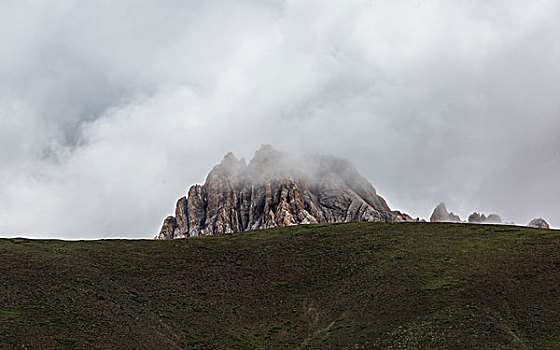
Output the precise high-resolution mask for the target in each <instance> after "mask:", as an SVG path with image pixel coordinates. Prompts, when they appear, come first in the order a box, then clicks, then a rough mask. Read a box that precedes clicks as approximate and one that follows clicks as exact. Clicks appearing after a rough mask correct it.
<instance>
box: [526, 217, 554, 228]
mask: <svg viewBox="0 0 560 350" xmlns="http://www.w3.org/2000/svg"><path fill="white" fill-rule="evenodd" d="M527 226H529V227H534V228H550V226H549V225H548V222H546V220H545V219H543V218H536V219H533V220H531V221H529V223H528V224H527Z"/></svg>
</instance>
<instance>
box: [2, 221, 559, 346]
mask: <svg viewBox="0 0 560 350" xmlns="http://www.w3.org/2000/svg"><path fill="white" fill-rule="evenodd" d="M0 285H1V288H0V344H1V346H0V348H2V349H10V348H17V349H26V348H32V349H43V348H47V349H50V348H61V349H66V348H68V349H70V348H76V349H81V348H86V349H560V232H559V231H552V230H537V229H530V228H521V227H513V226H493V225H466V224H429V223H418V224H374V223H355V224H331V225H311V226H297V227H288V228H281V229H273V230H263V231H257V232H248V233H242V234H235V235H226V236H214V237H203V238H190V239H180V240H170V241H152V240H104V241H80V242H65V241H57V240H26V239H2V240H0Z"/></svg>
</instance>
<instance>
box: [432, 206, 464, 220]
mask: <svg viewBox="0 0 560 350" xmlns="http://www.w3.org/2000/svg"><path fill="white" fill-rule="evenodd" d="M430 222H461V218H460V217H459V216H458V215H455V214H453V212H448V211H447V208H446V207H445V204H444V203H439V204H438V205H437V207H435V208H434V211H433V212H432V215H431V216H430Z"/></svg>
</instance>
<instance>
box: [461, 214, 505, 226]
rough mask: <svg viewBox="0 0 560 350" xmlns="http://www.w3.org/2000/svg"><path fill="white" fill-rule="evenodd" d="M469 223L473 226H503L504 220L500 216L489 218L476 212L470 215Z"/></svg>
mask: <svg viewBox="0 0 560 350" xmlns="http://www.w3.org/2000/svg"><path fill="white" fill-rule="evenodd" d="M468 222H469V223H473V224H501V223H502V218H501V217H500V216H499V215H498V214H490V215H488V216H486V215H484V214H480V213H478V212H474V213H472V214H471V215H469V218H468Z"/></svg>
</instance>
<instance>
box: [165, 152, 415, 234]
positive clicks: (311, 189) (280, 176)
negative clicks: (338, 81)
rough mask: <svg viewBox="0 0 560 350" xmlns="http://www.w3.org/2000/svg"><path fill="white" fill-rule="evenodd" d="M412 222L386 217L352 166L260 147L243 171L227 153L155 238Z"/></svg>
mask: <svg viewBox="0 0 560 350" xmlns="http://www.w3.org/2000/svg"><path fill="white" fill-rule="evenodd" d="M354 221H380V222H401V221H417V220H414V219H412V218H411V217H410V216H409V215H407V214H405V213H401V212H397V211H391V210H390V209H389V206H388V205H387V203H386V202H385V200H384V199H383V198H382V197H381V196H379V195H377V193H376V191H375V188H374V187H373V186H372V185H371V183H370V182H369V181H367V180H366V179H365V178H364V177H363V176H361V175H360V174H359V173H358V171H357V170H356V169H355V168H354V167H353V166H352V164H351V163H350V162H349V161H347V160H345V159H341V158H337V157H333V156H313V155H293V154H288V153H284V152H280V151H277V150H275V149H274V148H273V147H272V146H270V145H262V146H261V147H260V149H259V150H258V151H257V152H256V153H255V156H254V157H253V159H251V160H250V162H249V164H248V165H246V163H245V160H244V159H243V158H241V159H237V158H236V157H235V156H234V155H233V153H231V152H230V153H228V154H226V156H225V157H224V158H223V160H222V161H221V162H220V164H218V165H216V166H214V168H213V169H212V170H211V171H210V173H209V174H208V176H207V178H206V181H205V183H204V184H203V185H194V186H192V187H191V188H190V189H189V191H188V194H187V196H185V197H182V198H180V199H179V200H178V201H177V205H176V210H175V216H169V217H167V218H166V219H165V220H164V224H163V226H162V228H161V231H160V233H159V235H158V236H157V237H156V238H179V237H188V236H199V235H212V234H221V233H233V232H240V231H247V230H255V229H261V228H270V227H278V226H287V225H297V224H308V223H320V222H354Z"/></svg>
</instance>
